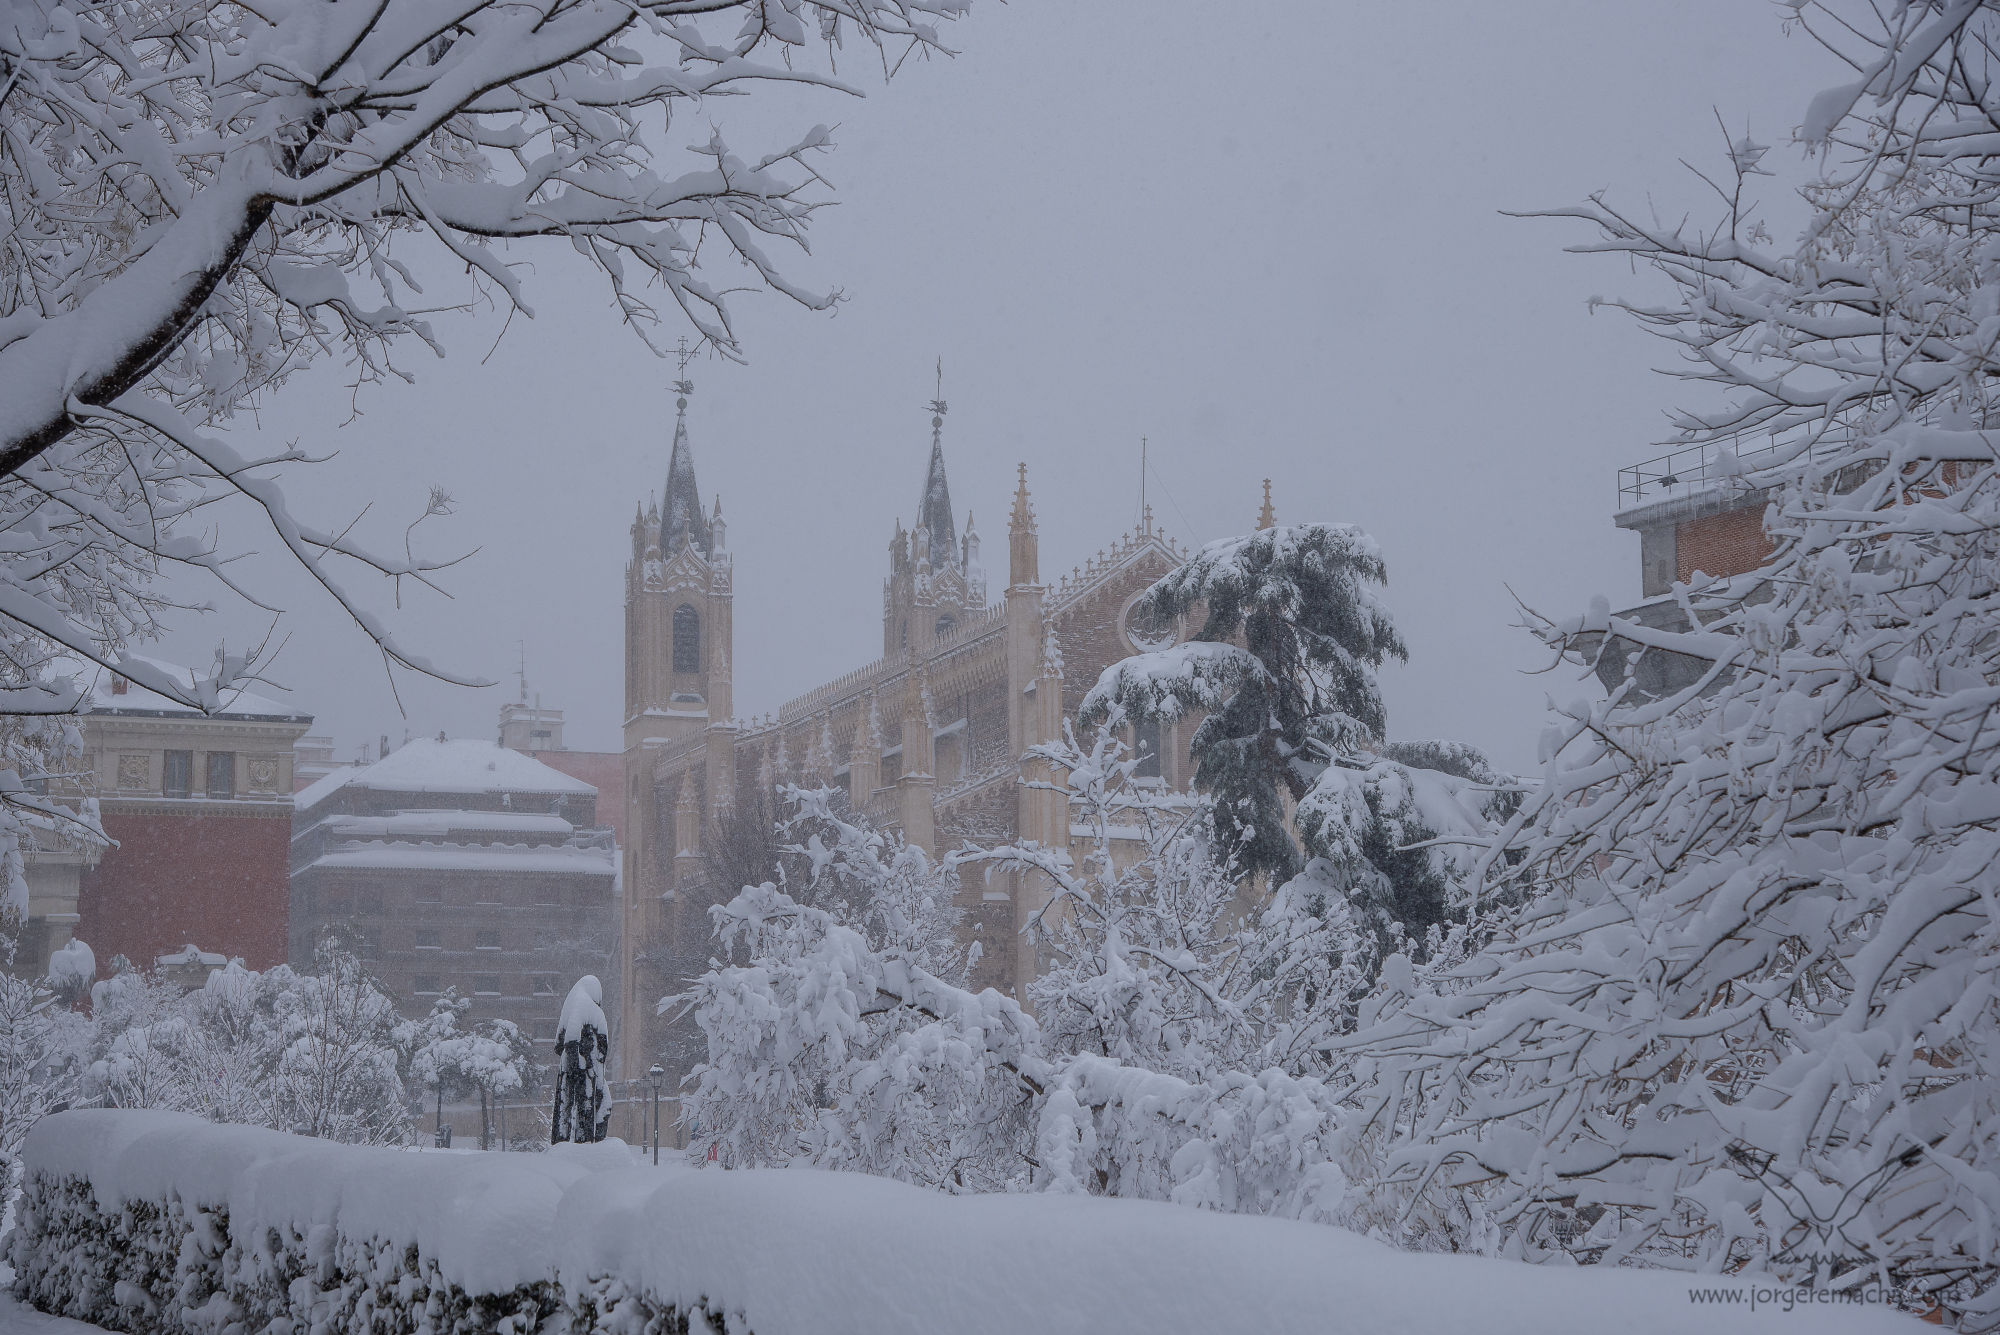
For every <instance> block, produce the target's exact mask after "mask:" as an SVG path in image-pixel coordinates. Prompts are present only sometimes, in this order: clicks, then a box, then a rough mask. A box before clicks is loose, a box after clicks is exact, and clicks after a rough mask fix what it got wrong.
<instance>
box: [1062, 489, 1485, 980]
mask: <svg viewBox="0 0 2000 1335" xmlns="http://www.w3.org/2000/svg"><path fill="white" fill-rule="evenodd" d="M1386 580H1387V571H1386V569H1385V567H1384V566H1383V563H1382V558H1381V554H1380V552H1379V551H1378V549H1377V548H1376V546H1375V543H1374V540H1373V539H1371V538H1370V537H1369V536H1368V535H1367V534H1366V533H1363V532H1362V531H1361V530H1360V529H1358V528H1355V527H1353V526H1352V525H1346V524H1298V525H1292V526H1289V527H1277V528H1268V529H1259V530H1258V531H1257V532H1255V533H1251V534H1248V535H1246V536H1243V537H1239V538H1227V539H1224V540H1222V541H1220V542H1213V543H1210V544H1209V545H1208V546H1206V547H1204V548H1203V549H1202V550H1201V551H1200V552H1199V553H1197V554H1196V555H1195V557H1194V558H1193V559H1192V560H1190V561H1188V562H1187V563H1186V564H1185V565H1183V566H1182V567H1181V568H1180V569H1178V570H1176V571H1174V572H1173V573H1172V574H1170V575H1168V576H1166V577H1165V578H1164V579H1162V580H1160V581H1159V582H1158V583H1156V584H1154V585H1153V587H1152V588H1150V589H1148V590H1147V591H1146V594H1145V596H1144V597H1143V598H1142V599H1141V600H1140V602H1139V603H1138V605H1137V608H1136V610H1135V614H1136V615H1137V616H1138V617H1140V618H1141V621H1142V623H1143V622H1146V621H1150V623H1151V624H1152V626H1153V627H1154V629H1156V630H1160V631H1164V630H1166V629H1167V628H1169V627H1171V626H1173V625H1174V624H1175V623H1176V622H1177V621H1179V620H1181V619H1183V618H1187V617H1191V616H1196V615H1199V616H1201V617H1202V618H1203V620H1202V623H1201V625H1200V627H1199V628H1198V629H1197V630H1195V631H1194V633H1193V634H1192V636H1191V637H1190V639H1189V640H1188V642H1186V643H1184V644H1178V645H1174V646H1172V647H1171V648H1167V649H1161V650H1157V651H1154V652H1151V653H1144V654H1138V655H1135V656H1134V657H1132V658H1128V659H1126V660H1124V661H1123V662H1121V663H1116V664H1114V665H1112V666H1111V667H1110V668H1109V669H1107V670H1106V671H1105V673H1104V674H1103V676H1102V677H1100V678H1099V679H1098V682H1097V685H1096V686H1095V687H1094V688H1093V689H1092V690H1091V691H1090V693H1089V694H1088V695H1087V696H1085V698H1084V703H1083V708H1082V710H1081V713H1080V719H1081V721H1082V722H1083V723H1085V724H1095V723H1102V722H1104V721H1105V720H1107V719H1110V718H1113V717H1115V716H1117V715H1118V714H1120V713H1122V714H1123V716H1124V717H1126V718H1130V719H1158V720H1168V719H1175V718H1179V717H1182V716H1185V715H1188V714H1192V713H1197V712H1202V711H1206V713H1207V717H1205V718H1204V719H1203V720H1202V721H1201V723H1200V724H1199V726H1197V727H1196V729H1195V732H1194V736H1193V738H1192V740H1191V742H1190V744H1189V751H1190V753H1191V755H1192V757H1193V759H1194V762H1195V786H1196V787H1197V788H1198V789H1199V790H1200V791H1201V792H1202V793H1203V794H1204V796H1205V797H1207V798H1208V799H1209V801H1210V807H1209V813H1210V814H1209V821H1210V824H1211V842H1212V844H1213V846H1214V848H1215V851H1216V854H1217V857H1218V859H1219V860H1220V861H1222V862H1224V863H1227V864H1231V865H1234V866H1235V867H1237V868H1238V869H1239V870H1240V871H1241V872H1242V873H1244V874H1250V875H1254V874H1258V873H1263V874H1265V875H1267V876H1268V877H1269V879H1270V883H1271V884H1272V885H1273V886H1274V887H1278V886H1284V885H1285V884H1286V883H1287V882H1289V881H1291V880H1293V879H1294V878H1295V877H1299V876H1300V875H1301V874H1302V873H1303V874H1304V878H1305V879H1304V880H1302V881H1301V882H1300V883H1299V884H1298V885H1296V886H1293V887H1291V888H1290V893H1289V899H1290V901H1291V907H1292V908H1293V909H1295V910H1297V911H1299V912H1303V913H1306V914H1308V915H1309V916H1310V915H1318V916H1322V917H1324V916H1325V915H1326V914H1327V913H1328V912H1329V911H1330V908H1331V905H1332V899H1331V897H1339V898H1341V899H1344V900H1345V901H1346V902H1347V905H1348V906H1349V907H1351V908H1352V910H1353V914H1352V915H1351V916H1352V917H1353V918H1354V919H1355V920H1356V921H1358V922H1359V923H1361V924H1363V925H1364V926H1366V927H1367V928H1369V929H1371V930H1372V934H1373V937H1374V941H1373V943H1372V945H1371V946H1370V947H1369V948H1368V951H1367V953H1369V954H1372V956H1373V958H1374V959H1375V960H1376V961H1380V960H1382V959H1386V958H1387V957H1388V956H1389V955H1390V954H1393V953H1395V952H1397V951H1399V950H1406V949H1408V950H1413V951H1414V953H1415V954H1417V955H1418V956H1419V957H1421V956H1422V955H1423V954H1424V953H1425V951H1426V949H1427V947H1426V946H1425V944H1424V943H1425V942H1426V941H1427V940H1428V939H1429V938H1430V937H1431V935H1432V934H1433V933H1434V932H1442V931H1444V929H1446V928H1447V927H1448V925H1449V924H1450V923H1451V922H1452V921H1454V920H1455V919H1456V918H1457V917H1459V916H1461V915H1460V914H1459V912H1458V905H1457V903H1456V895H1455V892H1454V886H1456V885H1457V884H1458V883H1459V882H1460V881H1462V880H1463V878H1464V875H1465V874H1466V873H1467V872H1469V871H1470V870H1471V867H1472V864H1473V862H1474V860H1475V859H1474V858H1473V857H1472V856H1471V852H1472V849H1473V846H1474V845H1473V843H1472V842H1463V843H1445V844H1441V843H1439V842H1438V841H1440V840H1447V841H1457V840H1465V841H1483V840H1484V839H1485V838H1486V837H1487V836H1488V835H1489V834H1490V832H1491V830H1492V828H1493V827H1494V823H1495V821H1496V820H1497V819H1500V818H1503V817H1504V816H1505V815H1507V814H1510V812H1511V809H1512V806H1513V805H1514V804H1515V803H1517V802H1518V798H1516V797H1515V796H1514V795H1513V794H1512V793H1511V792H1510V791H1508V787H1509V781H1507V780H1505V779H1503V777H1502V776H1500V775H1497V774H1495V773H1494V772H1493V770H1492V768H1491V767H1490V766H1489V765H1488V764H1487V763H1486V759H1485V757H1484V756H1482V755H1480V754H1479V753H1478V752H1477V751H1476V750H1474V749H1473V748H1471V747H1469V746H1465V745H1463V744H1461V743H1456V742H1402V743H1390V742H1384V741H1383V740H1382V737H1383V732H1384V729H1385V727H1386V723H1387V720H1386V717H1385V712H1384V710H1383V706H1382V693H1381V689H1380V687H1379V686H1378V685H1377V683H1376V681H1375V674H1374V669H1375V668H1377V667H1379V666H1381V664H1382V663H1383V662H1384V661H1386V660H1387V659H1390V658H1399V659H1401V658H1407V657H1408V652H1407V651H1406V650H1405V649H1404V647H1403V642H1402V640H1401V639H1400V638H1399V637H1398V636H1397V634H1396V630H1395V626H1394V624H1393V623H1392V622H1391V620H1390V617H1389V613H1388V609H1387V608H1385V607H1384V606H1383V605H1382V603H1381V601H1380V600H1379V599H1378V598H1377V597H1376V594H1375V588H1376V587H1377V586H1380V585H1382V584H1383V583H1385V582H1386ZM1288 804H1290V805H1291V806H1292V807H1293V809H1294V814H1293V819H1292V820H1291V821H1289V822H1288V821H1287V819H1286V817H1287V806H1288ZM1342 916H1343V917H1345V916H1348V915H1346V914H1343V915H1342ZM1356 944H1357V946H1358V943H1356Z"/></svg>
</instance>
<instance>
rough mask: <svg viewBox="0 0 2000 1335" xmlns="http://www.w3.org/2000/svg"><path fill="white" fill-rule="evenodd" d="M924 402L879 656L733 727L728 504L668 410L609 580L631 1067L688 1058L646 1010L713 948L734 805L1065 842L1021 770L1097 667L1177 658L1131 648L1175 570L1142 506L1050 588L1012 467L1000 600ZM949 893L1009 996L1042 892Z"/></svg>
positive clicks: (1149, 765) (979, 976)
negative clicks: (668, 439)
mask: <svg viewBox="0 0 2000 1335" xmlns="http://www.w3.org/2000/svg"><path fill="white" fill-rule="evenodd" d="M931 406H932V418H931V448H930V457H929V461H928V464H927V466H926V468H925V470H924V473H923V476H922V479H921V484H922V485H921V489H920V491H919V493H918V502H917V507H916V511H915V519H914V523H913V524H912V526H911V527H910V528H908V529H905V528H904V527H903V526H902V524H901V523H900V522H898V524H897V526H896V529H895V532H894V533H893V535H892V536H891V538H890V540H889V544H888V547H889V551H888V557H889V561H888V572H887V576H886V578H885V579H884V581H883V584H882V589H881V603H880V615H881V618H882V655H881V657H879V658H877V659H876V660H875V661H873V662H871V663H868V664H865V665H863V666H860V667H857V668H855V669H854V670H853V671H851V672H847V673H845V674H843V675H840V676H838V677H835V678H834V679H832V680H831V681H828V682H826V683H825V684H823V685H821V686H818V687H816V688H814V689H813V690H810V691H808V692H806V693H805V694H804V695H801V696H799V697H798V698H797V699H794V700H791V701H788V702H787V703H785V704H784V705H783V706H782V707H781V708H780V709H779V710H778V711H777V712H776V713H775V714H766V715H764V716H761V717H757V718H749V719H745V718H742V717H739V716H738V715H737V713H736V708H735V699H734V692H733V689H732V676H733V647H732V644H731V627H732V623H733V615H734V612H733V609H734V600H735V595H736V589H735V587H734V582H733V578H732V566H731V559H730V553H729V548H728V543H727V535H726V527H725V524H724V521H723V518H722V506H721V502H720V500H717V501H716V502H715V503H714V505H713V507H712V508H709V509H706V510H705V509H704V507H703V506H702V504H701V498H700V496H699V494H698V491H697V487H696V483H695V468H694V456H693V451H692V448H691V446H690V443H689V438H688V430H687V420H686V408H687V400H686V398H685V397H682V398H681V399H680V400H679V407H680V410H681V412H680V417H679V419H678V420H677V421H676V423H675V428H674V436H673V444H672V447H671V452H670V457H669V460H668V467H667V484H666V488H665V492H664V497H663V499H662V501H661V502H660V503H659V504H658V505H657V506H654V507H651V508H645V509H642V510H641V511H640V512H639V514H638V515H637V516H636V517H635V518H634V520H633V522H632V530H631V536H632V549H631V560H630V563H629V564H628V565H627V567H626V572H625V733H624V743H625V751H624V761H625V788H626V818H625V824H626V831H627V844H626V849H625V884H626V887H627V893H626V895H625V900H624V922H623V929H622V932H621V949H622V952H623V965H622V968H621V974H622V976H623V977H624V979H625V980H627V985H626V987H625V996H624V1003H625V1004H624V1006H623V1008H622V1012H621V1013H620V1015H619V1019H618V1030H619V1032H618V1034H617V1035H615V1039H616V1042H617V1051H618V1054H619V1063H620V1067H621V1069H622V1070H623V1071H624V1072H626V1073H628V1074H629V1073H632V1072H635V1071H641V1070H644V1069H645V1068H646V1067H647V1066H648V1065H649V1064H650V1063H651V1062H653V1061H654V1060H664V1061H666V1062H667V1064H668V1065H669V1066H670V1067H672V1068H674V1069H676V1070H677V1071H678V1070H681V1069H684V1068H685V1065H686V1063H687V1059H688V1056H689V1053H688V1052H686V1051H683V1050H682V1049H685V1048H686V1047H687V1046H688V1045H687V1042H686V1041H685V1040H686V1039H687V1035H686V1034H679V1035H677V1034H676V1033H675V1032H674V1031H673V1030H672V1029H671V1024H670V1021H668V1020H663V1019H661V1018H660V1017H658V1016H656V1015H655V1014H654V1003H655V1002H656V1000H657V999H658V998H660V997H662V996H665V995H669V994H672V993H675V992H677V991H679V990H681V988H682V987H683V985H684V983H685V981H686V979H687V978H688V977H690V976H692V975H694V974H696V973H699V972H700V971H701V969H702V968H703V967H704V966H705V965H706V962H707V960H708V958H709V956H710V954H711V953H712V950H713V938H712V935H711V928H710V922H709V919H708V914H707V909H708V907H709V905H710V904H712V903H714V902H716V901H717V900H718V899H723V898H727V896H728V894H729V893H730V892H731V888H730V887H726V886H722V887H717V886H712V885H711V884H710V881H711V880H713V879H715V878H714V877H713V876H712V874H711V872H710V869H709V866H710V860H709V856H708V849H707V847H706V846H707V845H708V843H709V842H710V841H712V840H714V839H716V838H717V837H718V832H719V831H721V830H722V829H724V828H725V826H726V824H727V822H728V820H729V818H730V817H731V815H732V813H734V812H737V811H755V812H758V813H760V814H761V813H764V812H768V811H770V810H771V809H772V808H773V806H774V805H775V804H774V803H773V802H772V801H771V794H773V792H774V791H775V790H776V789H777V788H778V787H780V786H781V785H783V784H787V783H799V784H813V785H821V784H823V785H827V786H831V787H834V788H836V789H837V790H839V791H841V792H844V793H845V794H846V797H847V801H848V805H849V807H850V808H851V809H852V810H854V811H856V812H860V813H863V814H865V815H866V816H868V817H869V818H870V819H871V820H872V821H873V822H875V823H876V824H877V825H879V826H881V827H883V828H887V829H891V830H895V831H897V832H900V834H901V835H902V836H903V837H904V838H905V839H907V840H908V841H910V842H911V843H913V844H916V845H918V846H920V847H922V848H923V849H925V850H926V851H928V852H931V853H936V852H938V851H939V850H949V849H952V848H955V847H958V846H959V845H960V844H961V843H963V842H965V841H967V840H971V841H975V842H980V843H992V842H1002V841H1011V840H1015V839H1031V840H1036V841H1039V842H1042V843H1045V844H1054V845H1059V846H1064V847H1067V846H1068V844H1069V841H1070V838H1071V824H1070V819H1069V811H1068V804H1067V801H1066V799H1065V798H1064V797H1063V796H1062V794H1061V793H1059V792H1051V791H1047V790H1043V789H1038V788H1034V787H1031V786H1028V785H1025V784H1024V783H1023V782H1022V780H1023V779H1049V778H1053V777H1056V776H1053V775H1050V774H1048V773H1046V772H1045V769H1044V767H1041V766H1040V765H1039V763H1038V762H1031V761H1024V760H1023V756H1024V754H1025V753H1026V752H1027V751H1028V750H1029V748H1031V747H1033V746H1035V745H1036V744H1038V743H1041V742H1044V741H1052V740H1056V739H1058V738H1059V737H1060V736H1061V732H1062V724H1063V720H1064V719H1065V718H1067V717H1071V716H1073V715H1074V712H1075V710H1076V709H1077V707H1078V706H1079V704H1080V703H1081V697H1082V694H1083V692H1084V691H1085V690H1087V689H1088V688H1089V687H1090V686H1091V685H1092V684H1094V683H1095V682H1096V680H1097V676H1098V674H1099V672H1100V671H1102V669H1103V668H1104V667H1106V666H1108V665H1109V664H1111V663H1113V662H1115V661H1117V660H1119V659H1121V658H1125V657H1127V656H1129V655H1131V654H1133V653H1135V652H1138V651H1140V650H1143V649H1151V648H1158V647H1162V644H1164V643H1170V642H1171V637H1169V639H1167V640H1165V641H1154V640H1149V639H1147V638H1146V636H1145V635H1144V634H1143V633H1142V632H1141V631H1140V630H1138V629H1137V628H1135V627H1134V626H1133V624H1132V619H1131V611H1132V605H1133V603H1134V602H1136V601H1137V599H1138V597H1139V595H1140V594H1141V593H1143V592H1144V591H1145V590H1146V588H1147V587H1148V586H1150V585H1151V584H1152V583H1153V582H1154V581H1155V580H1157V579H1158V578H1159V577H1161V576H1162V575H1164V574H1166V573H1167V572H1168V571H1170V570H1172V569H1174V568H1175V567H1176V566H1177V565H1179V564H1180V563H1181V561H1182V560H1183V559H1184V553H1183V552H1182V551H1181V550H1180V549H1179V548H1178V547H1177V546H1176V545H1175V544H1174V543H1173V542H1171V541H1170V540H1169V539H1168V538H1167V537H1166V536H1165V535H1164V534H1162V533H1161V532H1160V531H1159V530H1158V528H1157V527H1156V526H1155V525H1154V524H1153V521H1152V515H1151V512H1150V510H1148V511H1146V512H1145V517H1144V519H1143V521H1142V523H1141V524H1140V526H1139V528H1138V530H1137V531H1135V532H1133V533H1129V534H1126V535H1124V536H1123V537H1121V538H1119V539H1118V540H1117V541H1116V542H1114V543H1112V544H1111V545H1110V546H1108V547H1107V548H1105V549H1103V550H1102V551H1100V552H1099V553H1098V554H1097V555H1096V556H1095V557H1093V558H1092V559H1091V560H1090V561H1089V562H1088V563H1086V564H1085V565H1084V566H1082V567H1080V568H1079V569H1077V570H1075V571H1073V572H1071V574H1070V575H1068V576H1066V577H1064V578H1061V579H1058V580H1054V581H1044V579H1043V576H1042V571H1041V562H1040V551H1039V547H1040V537H1039V533H1038V528H1037V522H1036V517H1035V509H1034V503H1033V499H1032V497H1031V495H1030V492H1029V488H1028V480H1027V469H1026V466H1025V465H1023V466H1022V467H1021V470H1020V478H1019V483H1018V485H1017V487H1016V489H1015V493H1014V496H1013V498H1012V506H1011V510H1010V512H1009V516H1008V528H1007V551H1006V564H1005V578H1004V581H1001V582H999V585H998V587H997V588H995V587H992V585H990V584H989V579H988V575H987V573H986V570H985V568H984V563H983V561H982V557H981V547H980V538H979V535H978V533H977V531H976V530H975V529H974V527H973V522H972V517H971V515H970V514H968V515H967V516H966V518H965V522H964V527H963V528H962V529H961V528H960V527H959V525H958V522H957V517H956V514H955V512H954V511H953V509H952V502H951V493H950V487H949V485H948V482H947V478H946V469H945V451H944V442H943V425H944V421H943V419H944V407H945V406H944V404H943V403H942V402H938V403H934V404H933V405H931ZM856 602H857V611H858V606H859V604H860V603H861V599H860V598H859V597H857V598H856ZM863 615H869V614H867V613H863ZM1186 726H1187V725H1185V724H1183V725H1182V726H1181V728H1180V729H1178V730H1169V735H1167V736H1166V737H1160V736H1158V735H1157V734H1149V735H1146V736H1143V737H1140V738H1137V739H1134V740H1135V743H1136V744H1137V747H1138V749H1139V751H1140V753H1141V756H1142V760H1141V765H1142V772H1144V773H1149V774H1153V775H1157V776H1159V777H1160V778H1161V780H1162V781H1163V782H1168V783H1181V782H1184V781H1185V779H1186V777H1187V776H1186V775H1185V774H1184V773H1182V772H1181V771H1182V769H1183V768H1184V767H1185V762H1184V759H1182V758H1184V757H1185V755H1186V744H1185V743H1186V739H1185V737H1184V736H1182V735H1180V733H1181V732H1182V731H1185V728H1186ZM961 893H962V895H963V900H962V905H961V906H962V907H963V908H964V909H965V911H966V918H965V922H966V924H967V930H968V931H969V933H970V934H971V935H972V936H973V937H974V938H976V939H977V941H978V943H979V945H980V948H981V954H980V957H979V963H978V965H977V966H976V969H975V973H974V977H973V984H974V986H975V987H995V988H998V989H1000V990H1001V991H1003V992H1006V993H1009V994H1011V995H1014V996H1016V997H1022V996H1025V995H1026V984H1027V982H1028V980H1029V979H1031V978H1032V977H1033V974H1034V970H1035V961H1034V960H1033V958H1032V957H1031V953H1030V952H1029V951H1028V950H1027V949H1025V948H1024V947H1023V944H1022V942H1023V937H1022V929H1023V928H1024V926H1025V924H1026V923H1027V920H1028V918H1029V917H1030V916H1031V915H1032V914H1033V913H1034V912H1035V911H1036V910H1037V909H1039V908H1040V907H1041V906H1042V904H1043V903H1044V902H1045V899H1046V890H1045V889H1044V888H1042V887H1039V886H1036V885H1032V884H1022V883H1019V882H1017V881H1015V880H1009V879H1003V878H999V877H996V878H994V879H993V880H991V881H986V882H980V883H975V884H968V885H967V886H966V887H965V888H964V889H963V890H962V892H961ZM681 1023H683V1024H685V1021H682V1022H681Z"/></svg>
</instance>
